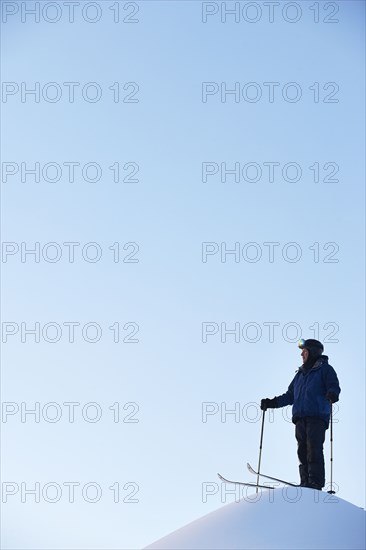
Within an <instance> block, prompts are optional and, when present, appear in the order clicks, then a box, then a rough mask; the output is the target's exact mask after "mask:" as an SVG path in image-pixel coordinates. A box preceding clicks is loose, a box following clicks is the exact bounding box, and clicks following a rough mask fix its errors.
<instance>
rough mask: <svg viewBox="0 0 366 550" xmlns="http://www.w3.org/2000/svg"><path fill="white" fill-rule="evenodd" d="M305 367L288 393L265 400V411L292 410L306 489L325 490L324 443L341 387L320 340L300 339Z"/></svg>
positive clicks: (292, 383) (303, 482)
mask: <svg viewBox="0 0 366 550" xmlns="http://www.w3.org/2000/svg"><path fill="white" fill-rule="evenodd" d="M298 345H299V348H300V349H301V350H302V352H301V356H302V360H303V364H302V366H301V367H300V368H299V369H298V371H297V373H296V375H295V378H294V379H293V380H292V382H291V384H290V385H289V387H288V390H287V392H286V393H284V394H282V395H279V396H278V397H274V398H273V399H268V398H266V399H262V400H261V409H262V411H266V410H267V409H277V408H280V407H285V406H286V405H293V407H292V422H293V423H294V424H295V426H296V429H295V436H296V439H297V455H298V457H299V462H300V465H299V470H300V484H301V486H302V487H310V488H312V489H319V490H321V489H322V488H323V487H324V484H325V468H324V454H323V443H324V440H325V431H326V430H327V429H328V426H329V419H330V414H331V403H336V401H338V399H339V394H340V391H341V388H340V387H339V382H338V377H337V374H336V372H335V370H334V369H333V367H332V366H331V365H329V363H328V356H327V355H322V353H323V350H324V347H323V344H322V343H321V342H319V341H318V340H312V339H310V340H300V342H299V344H298Z"/></svg>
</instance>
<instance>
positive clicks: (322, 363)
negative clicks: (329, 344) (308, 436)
mask: <svg viewBox="0 0 366 550" xmlns="http://www.w3.org/2000/svg"><path fill="white" fill-rule="evenodd" d="M329 391H331V392H333V393H334V394H335V395H336V396H337V397H338V396H339V394H340V391H341V388H340V386H339V382H338V377H337V374H336V372H335V370H334V369H333V367H332V366H331V365H329V363H328V357H327V355H322V356H321V357H319V359H318V360H317V361H316V363H315V364H314V366H313V367H312V368H311V369H309V370H306V369H305V368H304V367H303V366H302V367H300V368H299V370H298V371H297V373H296V375H295V378H294V379H293V380H292V382H291V384H290V385H289V387H288V390H287V392H286V393H284V394H282V395H279V396H278V397H276V398H275V399H276V402H277V407H285V406H286V405H292V422H293V423H294V424H296V422H297V420H299V418H303V417H304V416H317V417H320V418H322V419H323V420H325V422H326V424H327V426H328V425H329V419H330V410H331V406H330V402H329V401H328V399H326V397H325V396H326V395H327V393H328V392H329Z"/></svg>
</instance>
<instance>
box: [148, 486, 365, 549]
mask: <svg viewBox="0 0 366 550" xmlns="http://www.w3.org/2000/svg"><path fill="white" fill-rule="evenodd" d="M252 497H253V499H254V500H255V498H258V500H257V501H249V497H247V498H245V499H243V500H241V501H239V502H233V503H231V504H227V505H225V506H223V507H222V508H219V509H218V510H215V511H214V512H211V513H210V514H207V515H206V516H203V517H202V518H200V519H198V520H196V521H193V522H192V523H189V524H188V525H186V526H185V527H182V528H181V529H178V530H177V531H174V532H173V533H171V534H170V535H168V536H166V537H164V538H162V539H160V540H158V541H156V542H155V543H153V544H151V545H150V546H147V547H146V548H147V549H149V550H177V549H179V550H188V549H189V550H193V549H194V550H219V549H220V550H225V549H230V550H234V549H235V550H246V549H248V550H249V549H250V550H254V549H260V550H267V549H278V550H280V549H281V550H285V549H291V550H295V549H303V550H310V549H316V550H336V549H344V550H354V549H362V550H364V549H365V548H366V543H365V511H364V510H363V509H361V508H358V507H357V506H355V505H354V504H351V503H350V502H347V501H346V500H343V499H341V498H338V497H337V496H336V495H329V494H328V493H326V492H321V491H314V490H313V489H304V488H292V487H291V488H289V487H286V488H282V489H274V490H272V491H270V490H263V491H262V492H261V493H259V494H258V495H255V494H254V495H252V496H251V497H250V498H252Z"/></svg>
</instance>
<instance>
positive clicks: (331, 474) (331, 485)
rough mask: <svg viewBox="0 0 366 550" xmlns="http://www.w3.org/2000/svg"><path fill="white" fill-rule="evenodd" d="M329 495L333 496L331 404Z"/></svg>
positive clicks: (331, 423) (331, 420) (331, 416)
mask: <svg viewBox="0 0 366 550" xmlns="http://www.w3.org/2000/svg"><path fill="white" fill-rule="evenodd" d="M328 493H329V494H331V495H334V494H335V491H333V403H332V402H331V403H330V491H328Z"/></svg>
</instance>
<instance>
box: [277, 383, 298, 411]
mask: <svg viewBox="0 0 366 550" xmlns="http://www.w3.org/2000/svg"><path fill="white" fill-rule="evenodd" d="M295 378H296V377H295ZM295 378H294V379H293V381H292V382H291V384H290V385H289V387H288V390H287V392H285V393H283V394H282V395H278V396H277V397H275V400H276V402H277V408H280V407H286V405H293V403H294V381H295Z"/></svg>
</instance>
